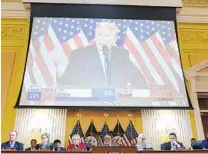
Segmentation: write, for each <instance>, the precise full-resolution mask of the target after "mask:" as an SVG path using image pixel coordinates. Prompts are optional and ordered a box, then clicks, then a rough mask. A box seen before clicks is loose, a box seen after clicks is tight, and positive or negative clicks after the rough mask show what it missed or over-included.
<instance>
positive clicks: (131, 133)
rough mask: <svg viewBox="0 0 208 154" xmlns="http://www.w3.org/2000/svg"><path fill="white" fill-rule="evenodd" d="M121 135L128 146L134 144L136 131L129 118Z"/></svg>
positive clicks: (136, 135)
mask: <svg viewBox="0 0 208 154" xmlns="http://www.w3.org/2000/svg"><path fill="white" fill-rule="evenodd" d="M123 137H124V140H125V141H126V143H127V145H128V146H131V145H135V144H136V143H137V137H138V133H137V131H136V129H135V127H134V125H133V123H132V121H131V120H130V121H129V124H128V126H127V128H126V131H125V133H124V135H123Z"/></svg>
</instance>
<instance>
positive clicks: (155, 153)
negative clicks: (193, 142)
mask: <svg viewBox="0 0 208 154" xmlns="http://www.w3.org/2000/svg"><path fill="white" fill-rule="evenodd" d="M134 149H135V150H134ZM107 152H121V153H145V154H161V153H162V154H177V153H179V154H188V153H193V154H208V150H175V151H161V150H144V151H136V148H134V147H95V148H93V149H92V152H78V151H75V152H57V151H1V153H3V154H21V153H24V154H47V153H48V154H53V153H58V154H67V153H107Z"/></svg>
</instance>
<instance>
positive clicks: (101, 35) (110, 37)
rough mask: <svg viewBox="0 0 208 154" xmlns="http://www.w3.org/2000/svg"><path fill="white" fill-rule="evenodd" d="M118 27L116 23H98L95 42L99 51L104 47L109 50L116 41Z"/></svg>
mask: <svg viewBox="0 0 208 154" xmlns="http://www.w3.org/2000/svg"><path fill="white" fill-rule="evenodd" d="M117 31H118V30H117V27H116V25H115V24H114V23H104V22H103V23H98V24H97V25H96V30H95V41H96V45H97V47H98V48H99V49H102V47H103V46H104V45H107V46H108V47H109V48H110V47H111V46H112V45H113V44H114V43H115V41H116V39H117V38H116V33H117Z"/></svg>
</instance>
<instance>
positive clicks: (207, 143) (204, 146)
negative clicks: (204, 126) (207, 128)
mask: <svg viewBox="0 0 208 154" xmlns="http://www.w3.org/2000/svg"><path fill="white" fill-rule="evenodd" d="M201 148H202V149H208V132H207V134H206V138H205V139H204V140H203V141H202V144H201Z"/></svg>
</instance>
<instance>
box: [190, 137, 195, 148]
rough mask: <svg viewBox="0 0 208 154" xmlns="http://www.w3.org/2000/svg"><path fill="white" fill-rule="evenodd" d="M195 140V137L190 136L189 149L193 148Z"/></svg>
mask: <svg viewBox="0 0 208 154" xmlns="http://www.w3.org/2000/svg"><path fill="white" fill-rule="evenodd" d="M195 142H196V139H195V138H191V141H190V143H191V147H190V148H189V150H193V144H194V143H195Z"/></svg>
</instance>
